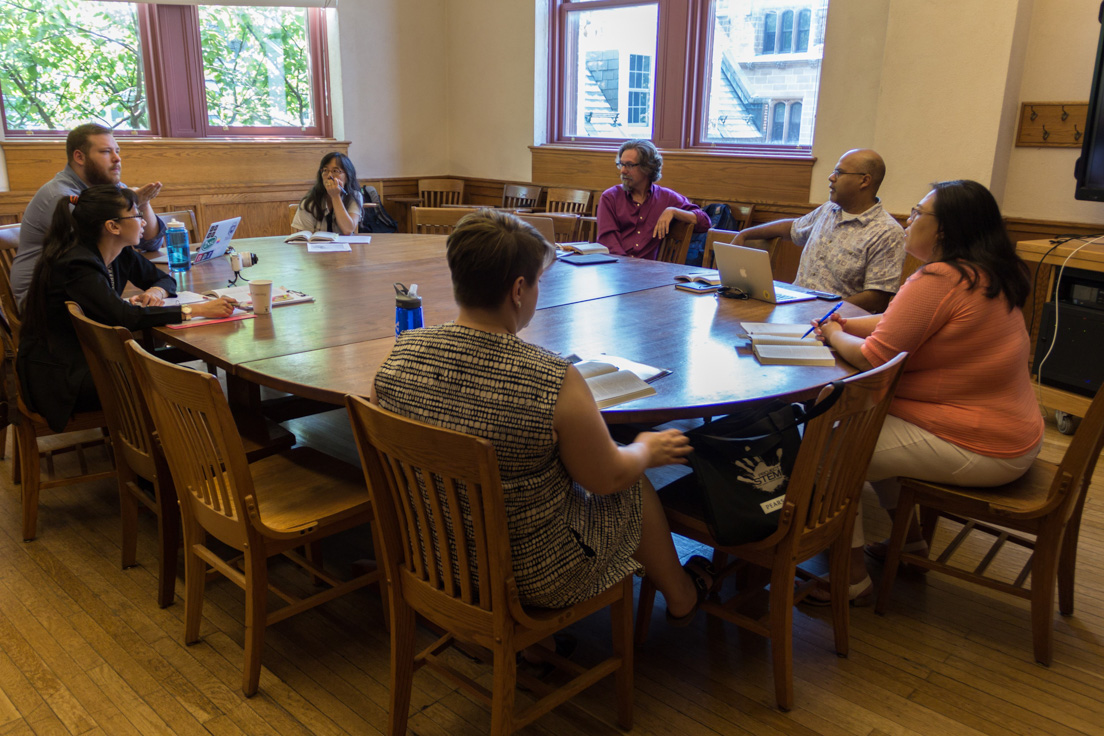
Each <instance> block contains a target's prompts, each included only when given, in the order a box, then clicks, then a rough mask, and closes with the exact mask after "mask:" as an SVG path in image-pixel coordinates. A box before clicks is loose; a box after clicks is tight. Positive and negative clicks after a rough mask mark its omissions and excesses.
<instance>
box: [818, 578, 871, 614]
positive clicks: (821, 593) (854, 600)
mask: <svg viewBox="0 0 1104 736" xmlns="http://www.w3.org/2000/svg"><path fill="white" fill-rule="evenodd" d="M831 595H832V594H831V589H830V588H829V587H828V576H827V575H825V576H824V577H823V578H821V579H820V580H819V581H817V584H816V587H815V588H813V589H812V590H810V591H809V594H808V595H806V596H805V597H804V598H802V599H801V602H802V603H808V604H809V605H810V606H830V605H832V597H831ZM847 601H848V603H850V604H851V605H852V606H855V607H856V608H858V607H861V606H869V605H870V604H871V603H873V602H874V581H873V580H871V579H870V576H869V575H867V576H866V577H865V578H863V579H862V580H860V581H859V582H857V583H853V584H852V585H849V586H847Z"/></svg>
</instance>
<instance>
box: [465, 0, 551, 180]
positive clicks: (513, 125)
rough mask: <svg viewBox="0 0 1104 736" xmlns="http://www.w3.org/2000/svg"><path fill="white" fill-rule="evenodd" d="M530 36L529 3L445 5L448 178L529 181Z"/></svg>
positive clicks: (484, 0)
mask: <svg viewBox="0 0 1104 736" xmlns="http://www.w3.org/2000/svg"><path fill="white" fill-rule="evenodd" d="M535 34H536V23H535V19H534V6H533V3H526V2H518V0H460V1H459V2H450V3H449V5H448V37H449V47H448V87H449V111H448V119H449V136H448V141H449V154H450V168H449V170H448V173H450V174H455V175H457V176H471V177H480V178H490V179H513V180H517V181H528V180H529V179H530V176H531V173H532V162H531V157H530V154H529V148H528V147H529V146H530V145H531V144H532V143H533V133H534V125H533V118H534V109H535V106H534V102H533V101H534V96H535V89H534V65H535V60H534V55H533V49H534V47H535V45H537V44H536V35H535ZM542 45H543V44H542ZM546 68H547V67H546Z"/></svg>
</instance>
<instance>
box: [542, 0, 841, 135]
mask: <svg viewBox="0 0 1104 736" xmlns="http://www.w3.org/2000/svg"><path fill="white" fill-rule="evenodd" d="M779 5H781V7H779ZM772 6H773V7H772ZM827 12H828V0H793V1H791V2H789V3H785V0H783V2H782V3H779V4H774V3H772V2H770V0H640V1H639V2H637V1H634V0H553V2H552V13H553V22H552V23H551V24H550V28H551V43H550V49H551V54H552V58H551V63H550V69H551V74H552V79H551V82H552V83H551V85H550V90H551V92H550V95H551V96H550V100H549V129H550V131H551V136H550V138H551V140H552V141H554V142H563V143H573V142H574V143H589V144H602V145H612V144H614V143H617V142H618V141H620V140H624V139H625V138H651V139H652V140H653V141H654V142H655V143H656V145H658V146H660V147H661V148H668V149H669V148H695V147H709V148H710V149H716V148H717V147H718V146H721V147H724V148H725V149H729V150H733V151H738V150H741V149H744V148H747V149H748V150H749V152H754V153H756V154H759V155H761V154H763V153H771V152H772V151H774V150H777V152H778V153H779V154H785V155H791V154H793V153H808V151H809V150H810V148H811V146H812V132H813V129H814V125H813V123H814V120H813V114H814V111H815V110H816V97H817V93H818V89H819V86H820V65H821V58H822V57H823V54H824V40H823V39H824V23H825V19H826V17H827ZM779 103H780V104H781V107H779ZM803 111H808V114H809V117H808V119H806V120H804V124H802V116H803V114H805V113H804V112H803ZM765 147H766V148H765Z"/></svg>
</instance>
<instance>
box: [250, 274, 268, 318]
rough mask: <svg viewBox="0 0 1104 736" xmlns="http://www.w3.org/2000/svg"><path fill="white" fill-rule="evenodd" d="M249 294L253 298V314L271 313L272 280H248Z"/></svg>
mask: <svg viewBox="0 0 1104 736" xmlns="http://www.w3.org/2000/svg"><path fill="white" fill-rule="evenodd" d="M249 296H250V297H252V298H253V314H271V313H272V282H271V281H269V280H268V279H253V280H252V281H250V282H249Z"/></svg>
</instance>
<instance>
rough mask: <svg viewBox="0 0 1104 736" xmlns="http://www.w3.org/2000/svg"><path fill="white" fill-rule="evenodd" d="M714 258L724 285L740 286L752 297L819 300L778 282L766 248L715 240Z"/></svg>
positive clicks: (778, 300)
mask: <svg viewBox="0 0 1104 736" xmlns="http://www.w3.org/2000/svg"><path fill="white" fill-rule="evenodd" d="M713 257H714V259H715V260H716V262H717V270H718V271H719V272H720V274H721V284H722V285H724V286H731V287H735V288H737V289H740V290H741V291H743V292H744V293H745V294H747V295H748V296H750V297H751V298H752V299H758V300H759V301H761V302H769V303H771V304H786V303H788V302H807V301H809V300H811V299H816V296H815V295H813V294H810V293H809V292H807V291H805V290H804V289H802V288H800V287H798V286H794V285H792V284H786V283H783V282H781V281H775V280H774V274H773V273H772V272H771V265H770V254H769V253H767V252H766V251H765V250H759V249H758V248H745V247H743V246H740V245H726V244H725V243H715V244H714V246H713Z"/></svg>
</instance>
